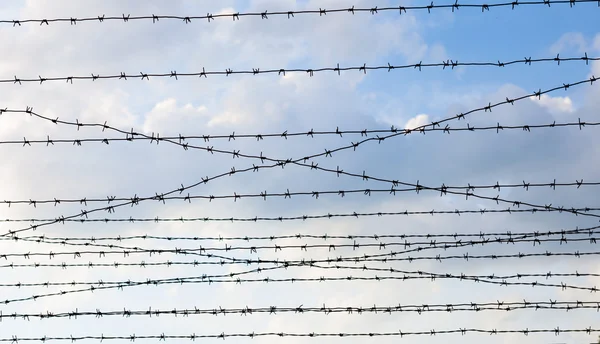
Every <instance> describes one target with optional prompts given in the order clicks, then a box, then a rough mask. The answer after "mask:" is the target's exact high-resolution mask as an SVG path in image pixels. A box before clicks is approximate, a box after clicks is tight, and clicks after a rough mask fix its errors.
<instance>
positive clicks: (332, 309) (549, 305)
mask: <svg viewBox="0 0 600 344" xmlns="http://www.w3.org/2000/svg"><path fill="white" fill-rule="evenodd" d="M525 309H534V310H536V311H537V310H548V311H560V310H566V311H567V312H569V311H572V310H583V309H596V311H599V310H600V302H594V301H558V300H550V301H527V300H523V301H521V302H514V301H513V302H506V301H499V300H496V301H495V302H464V303H447V304H398V305H393V306H391V305H387V306H377V305H373V306H326V305H325V304H323V306H320V307H319V306H317V307H305V306H304V305H300V306H297V307H281V306H269V307H248V306H245V307H237V308H223V307H220V306H219V308H198V307H196V306H194V307H193V308H183V309H181V308H180V309H177V308H173V309H171V310H160V309H156V308H154V309H153V308H152V307H148V309H146V310H131V309H127V308H123V310H110V311H101V310H100V309H96V310H94V311H80V310H79V309H75V310H73V311H71V312H50V311H46V312H40V313H16V312H13V313H8V314H2V311H0V321H1V320H2V319H3V318H4V319H13V320H17V319H22V320H27V321H29V320H31V318H34V319H35V318H39V319H41V320H42V319H55V318H68V319H69V320H71V319H74V320H77V318H78V317H95V318H103V317H111V316H120V317H122V318H130V317H132V316H133V317H135V316H147V317H152V316H154V317H159V316H161V315H163V316H164V315H173V316H174V317H177V316H178V315H181V316H183V317H189V316H190V315H212V316H218V315H221V314H222V315H226V314H240V315H243V316H248V315H253V314H268V315H277V314H278V313H279V314H281V313H294V314H298V315H303V314H305V313H323V314H325V315H329V314H347V315H361V314H363V313H372V314H382V315H385V314H392V313H402V312H415V313H419V314H421V313H428V312H447V313H452V312H464V311H467V312H480V311H503V312H507V311H515V310H525Z"/></svg>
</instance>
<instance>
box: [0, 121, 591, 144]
mask: <svg viewBox="0 0 600 344" xmlns="http://www.w3.org/2000/svg"><path fill="white" fill-rule="evenodd" d="M598 125H600V122H589V121H581V119H580V121H579V122H564V123H556V121H554V122H552V123H549V124H525V125H512V126H511V125H501V124H500V123H497V124H496V125H494V126H482V127H477V126H472V127H471V126H470V125H469V124H468V123H467V126H466V127H464V128H451V127H450V126H446V127H445V128H421V129H418V130H415V131H413V130H411V129H408V128H407V129H404V130H405V134H406V135H408V134H411V133H413V132H419V133H422V134H425V133H426V132H430V131H442V132H444V133H448V134H449V133H450V132H452V131H459V132H460V131H490V130H495V131H496V133H500V131H504V130H521V131H524V132H531V129H539V128H562V127H583V126H588V127H595V126H598ZM397 132H398V128H396V127H394V126H392V127H391V128H390V129H372V130H370V129H364V130H339V127H337V128H336V130H335V131H314V130H313V129H311V130H310V131H307V132H293V133H288V132H287V130H286V131H284V132H283V133H281V134H272V133H271V134H236V133H235V132H233V133H232V134H230V135H181V134H179V135H178V136H163V137H158V139H160V140H171V141H175V140H178V141H179V143H183V141H190V140H204V142H210V140H212V139H228V140H229V141H232V140H234V141H235V140H236V139H239V138H241V139H245V138H255V139H256V140H257V141H261V140H264V138H268V137H282V138H285V139H287V138H288V137H305V136H310V137H311V138H314V136H315V135H322V136H324V135H339V136H340V137H343V135H346V134H350V135H354V134H360V135H361V137H362V136H365V137H367V136H368V135H369V134H380V133H397ZM158 139H157V137H154V138H153V137H135V136H129V135H128V136H127V137H126V138H119V137H113V138H79V139H50V136H49V135H48V136H47V138H46V139H45V140H30V139H27V138H26V137H24V138H23V140H5V141H0V145H2V144H5V145H11V144H15V145H17V144H18V145H21V146H23V147H25V146H31V145H32V144H45V145H46V146H50V145H52V146H54V144H55V143H59V144H60V143H65V144H67V143H68V144H71V145H73V146H81V145H82V144H83V143H86V142H90V143H91V142H95V143H98V142H99V143H104V144H106V145H109V144H110V142H122V141H127V142H133V141H148V140H149V141H157V140H158ZM187 147H188V148H189V146H187ZM196 147H200V146H196ZM209 148H210V147H209ZM212 150H213V152H214V151H215V150H214V149H212Z"/></svg>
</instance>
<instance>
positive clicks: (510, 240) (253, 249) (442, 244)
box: [0, 227, 600, 258]
mask: <svg viewBox="0 0 600 344" xmlns="http://www.w3.org/2000/svg"><path fill="white" fill-rule="evenodd" d="M596 228H600V227H596ZM588 233H589V232H588V231H585V230H582V232H581V233H579V234H583V235H585V234H588ZM597 233H598V232H597ZM539 235H540V234H539V232H538V233H537V234H535V233H532V234H529V235H524V236H516V237H513V236H512V235H509V236H508V237H507V238H503V237H496V238H492V239H490V238H486V239H483V240H481V241H473V240H469V241H465V242H464V244H466V245H471V246H475V245H479V244H481V245H484V244H488V243H498V244H503V243H506V244H513V245H514V244H517V243H533V246H535V245H536V244H537V245H542V243H543V242H544V243H547V242H555V243H560V244H561V245H562V244H563V243H565V244H566V243H568V242H589V243H590V244H595V243H596V242H597V241H598V240H600V237H584V238H569V237H568V236H565V235H562V237H561V238H555V239H550V238H547V239H544V238H542V239H539V238H538V237H539ZM532 237H535V238H533V239H529V238H532ZM14 241H15V242H17V241H25V242H36V243H46V244H58V245H63V246H65V245H69V246H78V247H104V248H110V249H115V248H118V249H125V250H136V251H139V250H142V251H141V252H144V253H147V252H151V251H149V250H151V249H147V248H146V249H142V248H139V247H130V246H121V245H115V244H98V243H95V242H83V243H78V242H70V241H67V240H62V241H52V240H50V241H47V240H46V241H42V240H36V239H24V238H16V237H15V239H14ZM462 244H463V241H462V239H459V240H455V241H439V242H438V241H437V239H436V240H430V241H408V240H406V239H405V241H404V242H395V241H392V242H378V243H358V242H356V241H354V243H351V244H341V243H338V244H302V245H301V244H296V245H283V244H282V245H277V244H274V245H254V246H234V245H231V246H227V244H225V247H211V246H208V247H206V246H200V248H199V249H198V251H200V252H211V251H225V252H230V251H246V252H250V253H251V254H252V253H258V251H261V250H274V251H275V252H278V251H280V252H281V251H283V250H293V249H295V250H301V251H306V252H308V250H315V249H327V250H328V251H329V252H332V251H337V250H338V249H348V248H352V250H353V251H356V250H358V249H361V248H379V250H380V251H381V250H387V249H388V248H390V247H395V246H404V247H405V248H406V247H412V246H417V245H421V246H418V247H417V248H416V250H417V251H422V250H423V249H424V248H425V247H433V248H444V249H448V248H452V247H461V246H460V245H462ZM154 250H155V251H156V249H154ZM194 250H195V249H186V248H181V249H175V250H170V252H172V253H175V252H179V253H181V254H186V253H187V252H194ZM409 252H411V251H409ZM80 253H81V252H80ZM119 253H121V252H119ZM163 253H164V252H163ZM402 253H404V252H402ZM23 255H24V254H23V253H18V254H0V258H3V257H8V256H13V257H14V256H23ZM43 255H46V254H43Z"/></svg>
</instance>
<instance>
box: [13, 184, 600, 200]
mask: <svg viewBox="0 0 600 344" xmlns="http://www.w3.org/2000/svg"><path fill="white" fill-rule="evenodd" d="M366 178H369V177H366ZM599 185H600V182H584V181H583V178H582V179H581V180H576V181H575V182H572V183H569V182H564V183H560V182H558V183H557V182H556V179H554V181H553V182H550V183H535V182H533V183H531V182H530V183H526V182H525V181H523V184H514V183H512V184H500V183H499V182H496V184H487V185H477V184H474V185H471V183H468V185H462V186H453V185H445V184H442V186H440V187H439V189H440V190H441V191H440V193H441V194H443V193H444V192H445V190H446V191H447V190H472V191H475V190H476V189H480V190H481V189H493V190H497V191H500V190H501V189H503V188H504V189H512V188H523V189H525V190H526V191H529V188H530V187H531V188H538V187H546V188H547V187H549V188H551V189H553V190H556V187H557V186H558V187H565V186H569V187H577V189H579V188H580V187H582V186H599ZM423 189H428V188H427V187H423V186H421V185H420V184H416V186H415V187H412V188H398V189H396V188H395V187H391V188H390V189H348V190H339V189H338V190H318V191H296V192H291V191H290V189H289V188H288V189H286V191H285V192H271V193H269V192H267V191H266V190H265V191H264V192H260V193H252V194H237V193H235V192H234V193H233V194H232V195H190V194H188V195H187V196H162V197H160V196H155V197H154V199H155V200H160V201H163V202H164V201H167V200H183V201H188V202H190V203H191V200H194V199H205V200H209V201H211V202H212V201H214V200H223V199H232V200H234V202H237V200H240V199H242V198H262V199H263V200H265V201H266V200H267V198H281V197H283V198H284V199H288V198H289V199H291V198H292V196H311V197H312V198H315V199H319V197H320V196H328V195H337V196H340V197H345V196H346V195H352V194H362V195H365V196H371V194H378V193H385V194H390V195H394V196H395V195H396V192H399V193H400V192H417V193H418V192H419V191H421V190H423ZM132 200H134V199H133V198H131V197H117V196H107V197H106V198H89V199H88V198H80V199H68V198H54V199H46V200H32V199H29V200H4V204H7V205H8V206H9V207H10V206H11V205H14V204H27V205H32V206H33V207H37V205H38V204H54V206H57V205H59V204H63V203H78V204H82V205H85V206H87V204H88V203H104V202H106V203H107V204H110V202H122V201H132Z"/></svg>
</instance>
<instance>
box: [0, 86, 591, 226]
mask: <svg viewBox="0 0 600 344" xmlns="http://www.w3.org/2000/svg"><path fill="white" fill-rule="evenodd" d="M596 80H597V78H595V77H591V78H590V79H587V80H582V81H579V82H576V83H573V84H563V86H560V87H555V88H551V89H548V90H545V91H541V90H539V91H538V92H534V93H533V94H530V95H526V96H521V97H519V98H515V99H512V100H510V99H508V98H507V100H506V101H503V102H499V103H496V104H491V103H490V104H488V106H486V107H482V108H477V109H472V110H470V111H468V112H466V113H461V114H459V115H456V116H453V117H449V118H446V119H444V120H441V121H437V122H433V123H432V124H431V126H432V127H435V126H436V125H437V126H439V124H440V123H443V122H446V121H450V120H453V119H458V120H460V119H461V118H464V117H465V116H466V115H468V114H471V113H474V112H478V111H484V110H485V111H491V109H492V108H493V107H497V106H500V105H503V104H514V102H515V101H519V100H523V99H525V98H529V97H531V96H537V97H541V95H542V94H546V93H549V92H553V91H556V90H559V89H565V90H566V89H568V88H569V87H571V86H577V85H582V84H584V83H587V82H590V85H592V84H593V82H594V81H596ZM7 111H10V110H7ZM16 111H17V112H22V111H23V110H16ZM25 112H26V113H29V114H30V115H34V112H33V109H32V108H30V107H27V109H26V110H25ZM35 115H36V116H37V117H39V118H44V119H47V117H44V116H41V115H38V114H35ZM48 119H49V118H48ZM51 121H53V122H54V121H55V120H51ZM55 123H58V120H56V122H55ZM61 124H71V125H76V126H77V128H79V127H80V125H79V123H77V122H76V123H72V122H64V121H61ZM104 126H105V125H102V127H103V128H104ZM428 126H430V125H422V126H420V127H418V128H415V130H416V129H419V128H421V127H422V128H425V127H428ZM401 132H402V131H401ZM141 135H143V134H141ZM397 135H399V133H396V134H391V135H388V136H385V137H378V138H377V140H378V141H379V142H381V141H382V140H383V139H385V138H390V137H394V136H397ZM372 140H373V138H367V139H364V140H362V141H360V142H357V143H353V144H351V145H350V146H345V147H339V148H335V149H333V150H331V151H329V150H325V152H324V153H321V154H315V155H312V156H307V157H304V158H301V159H297V160H291V159H289V160H287V161H285V162H278V163H277V164H274V165H263V166H255V165H253V167H251V168H246V169H243V170H236V169H235V167H233V168H232V169H231V170H230V171H229V172H226V173H222V174H220V175H216V176H213V177H212V178H208V177H207V178H202V180H201V181H200V182H197V183H195V184H192V185H189V186H187V187H185V186H183V184H182V185H181V187H180V188H177V189H174V190H171V191H169V192H167V193H166V194H161V195H160V196H159V195H158V194H156V196H152V197H145V198H133V199H132V200H131V201H129V202H126V203H121V204H115V205H112V206H108V207H103V208H97V209H93V210H88V211H82V212H81V213H80V214H75V215H71V216H68V218H75V217H81V216H87V214H88V213H91V212H92V213H93V212H98V211H102V210H103V211H109V212H112V211H114V209H115V207H121V206H125V205H132V206H133V205H134V204H138V203H139V201H142V200H149V199H157V198H158V200H159V201H160V200H161V198H162V197H164V196H168V195H169V194H172V193H175V192H180V193H182V192H183V191H185V190H188V189H190V188H193V187H195V186H198V185H201V184H206V183H207V182H208V181H209V180H215V179H218V178H221V177H225V176H231V175H233V174H235V173H243V172H248V171H258V170H259V169H261V168H273V167H277V166H281V167H282V168H284V167H285V164H287V163H293V164H296V165H299V166H305V167H310V168H311V169H313V168H314V169H318V170H321V171H327V172H333V173H337V174H338V176H339V175H340V174H344V175H348V176H355V177H360V178H363V179H369V177H368V176H367V175H365V174H364V173H363V175H356V174H351V173H348V172H344V171H341V170H339V169H337V170H331V169H324V168H322V167H318V166H316V165H315V164H314V163H313V164H312V165H307V164H302V163H298V161H301V160H304V161H306V160H308V159H311V158H314V157H319V156H331V154H332V153H335V152H338V151H341V150H347V149H350V148H354V149H356V147H357V146H358V145H360V144H362V143H365V142H369V141H372ZM157 142H159V141H157ZM168 142H171V143H174V144H177V145H181V144H180V143H178V142H175V141H168ZM234 158H235V155H234ZM380 181H381V180H380ZM388 182H391V183H392V185H394V186H397V185H399V182H398V181H395V180H394V181H388ZM402 184H403V185H406V186H415V187H417V188H419V186H420V187H423V186H421V185H417V184H410V183H402ZM428 189H431V190H436V191H440V190H437V189H436V188H428ZM445 193H451V194H463V193H460V192H455V191H448V190H445V192H444V194H445ZM464 195H466V196H467V198H468V197H469V196H472V197H475V198H481V199H489V200H494V201H496V202H497V203H498V202H499V201H502V202H503V203H510V204H515V203H516V204H519V205H526V206H534V205H532V204H530V203H525V202H514V201H508V200H504V199H502V200H501V199H499V197H495V198H492V197H484V196H479V195H475V194H474V193H469V191H467V192H466V193H464ZM135 197H137V196H135ZM535 207H538V208H552V207H550V206H547V205H546V206H545V207H542V206H535ZM553 208H555V209H560V210H561V211H562V210H563V209H562V208H556V207H553ZM572 211H573V213H574V214H575V215H583V216H594V217H600V215H595V214H587V213H579V212H576V211H575V210H572ZM62 218H65V217H62ZM57 222H58V221H53V222H48V223H42V224H39V225H33V226H29V227H27V228H21V229H18V230H10V231H9V232H7V233H5V234H0V236H7V235H13V234H15V233H18V232H23V231H28V230H35V229H37V228H38V227H40V226H48V225H52V224H55V223H57Z"/></svg>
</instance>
